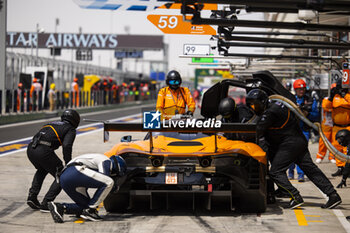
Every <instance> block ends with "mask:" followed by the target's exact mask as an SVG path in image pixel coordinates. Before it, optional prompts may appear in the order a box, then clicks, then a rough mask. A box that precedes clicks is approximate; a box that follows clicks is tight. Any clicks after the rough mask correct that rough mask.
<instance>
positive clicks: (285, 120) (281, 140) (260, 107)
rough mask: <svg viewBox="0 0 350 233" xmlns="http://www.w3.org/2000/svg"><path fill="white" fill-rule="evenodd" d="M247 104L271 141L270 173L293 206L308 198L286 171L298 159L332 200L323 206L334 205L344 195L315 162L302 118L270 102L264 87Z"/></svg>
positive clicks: (282, 106) (308, 174) (261, 132)
mask: <svg viewBox="0 0 350 233" xmlns="http://www.w3.org/2000/svg"><path fill="white" fill-rule="evenodd" d="M246 103H247V105H248V106H250V107H251V108H252V109H253V110H254V112H255V113H256V114H257V115H258V116H259V120H258V125H257V131H258V133H259V135H262V136H263V137H264V138H265V140H266V141H267V143H268V144H269V148H268V153H267V154H268V159H269V161H270V163H271V167H270V171H269V175H270V177H271V178H272V179H273V181H274V182H275V183H276V184H277V186H278V187H279V188H282V189H283V190H285V191H286V192H287V193H289V195H290V197H291V200H290V202H289V208H291V209H294V208H296V207H298V206H300V205H302V204H304V200H303V198H302V197H301V195H300V193H299V191H298V190H297V189H296V188H295V187H294V186H293V185H292V184H291V183H290V181H289V180H288V177H287V174H286V170H287V169H288V168H289V167H290V165H291V164H292V163H293V162H294V163H295V164H297V165H299V166H300V168H301V169H302V170H303V171H304V172H305V174H306V175H307V177H308V178H309V179H310V180H311V181H312V182H313V183H314V184H315V185H316V186H317V187H318V188H319V189H320V190H321V191H322V192H323V193H325V194H326V195H328V197H329V199H328V201H327V203H326V204H324V205H322V206H321V207H322V208H329V209H331V208H334V207H336V206H337V205H339V204H340V203H341V198H340V196H339V195H338V193H337V191H336V190H335V189H334V187H333V185H332V184H331V182H330V181H329V180H328V178H327V177H326V176H325V175H324V174H323V172H322V171H321V170H320V169H319V168H318V167H317V166H316V165H315V164H314V163H313V162H312V159H311V156H310V152H309V150H308V144H307V140H306V138H305V136H304V134H303V132H302V130H301V128H300V127H299V120H298V119H297V117H296V116H295V115H294V113H293V112H291V111H290V110H289V109H288V108H287V107H286V106H284V105H283V104H282V103H279V102H270V101H269V99H268V96H267V94H266V92H264V91H263V90H260V89H253V90H251V91H249V93H248V94H247V97H246Z"/></svg>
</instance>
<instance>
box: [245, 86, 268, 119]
mask: <svg viewBox="0 0 350 233" xmlns="http://www.w3.org/2000/svg"><path fill="white" fill-rule="evenodd" d="M268 100H269V97H268V95H267V94H266V92H265V91H263V90H260V89H253V90H250V91H249V92H248V94H247V96H246V104H247V106H249V107H250V108H251V109H253V111H254V112H255V113H256V114H257V115H261V114H262V113H263V112H264V110H265V109H266V106H267V103H268Z"/></svg>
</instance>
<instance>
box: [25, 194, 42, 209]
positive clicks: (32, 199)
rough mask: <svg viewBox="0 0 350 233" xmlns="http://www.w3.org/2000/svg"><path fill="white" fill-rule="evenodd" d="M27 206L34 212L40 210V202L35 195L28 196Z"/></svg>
mask: <svg viewBox="0 0 350 233" xmlns="http://www.w3.org/2000/svg"><path fill="white" fill-rule="evenodd" d="M27 205H29V206H30V208H32V209H33V210H38V209H40V202H39V201H38V199H37V197H36V196H33V195H29V196H28V199H27Z"/></svg>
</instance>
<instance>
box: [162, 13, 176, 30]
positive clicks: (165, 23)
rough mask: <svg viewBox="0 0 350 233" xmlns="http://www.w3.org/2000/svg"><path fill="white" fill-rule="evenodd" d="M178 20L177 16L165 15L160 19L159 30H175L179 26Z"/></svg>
mask: <svg viewBox="0 0 350 233" xmlns="http://www.w3.org/2000/svg"><path fill="white" fill-rule="evenodd" d="M177 23H178V20H177V17H176V16H170V17H169V16H166V15H163V16H161V17H160V18H159V21H158V27H159V28H166V27H168V28H171V29H172V28H175V27H176V26H177Z"/></svg>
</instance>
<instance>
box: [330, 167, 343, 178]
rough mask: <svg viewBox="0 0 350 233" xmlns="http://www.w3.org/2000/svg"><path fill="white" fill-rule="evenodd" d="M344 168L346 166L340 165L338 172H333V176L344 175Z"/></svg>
mask: <svg viewBox="0 0 350 233" xmlns="http://www.w3.org/2000/svg"><path fill="white" fill-rule="evenodd" d="M343 169H344V167H338V170H337V171H336V172H334V173H333V174H332V176H333V177H336V176H341V175H343Z"/></svg>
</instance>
